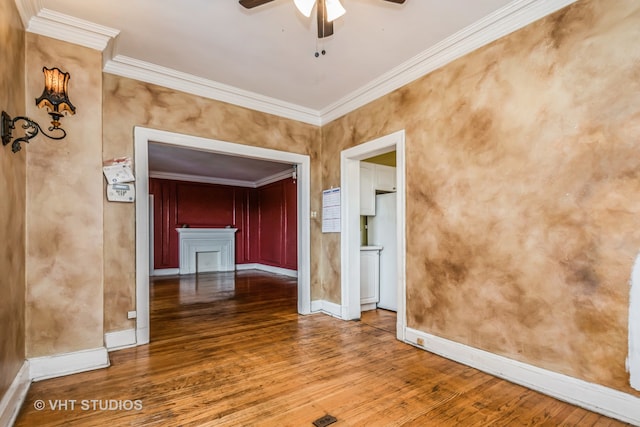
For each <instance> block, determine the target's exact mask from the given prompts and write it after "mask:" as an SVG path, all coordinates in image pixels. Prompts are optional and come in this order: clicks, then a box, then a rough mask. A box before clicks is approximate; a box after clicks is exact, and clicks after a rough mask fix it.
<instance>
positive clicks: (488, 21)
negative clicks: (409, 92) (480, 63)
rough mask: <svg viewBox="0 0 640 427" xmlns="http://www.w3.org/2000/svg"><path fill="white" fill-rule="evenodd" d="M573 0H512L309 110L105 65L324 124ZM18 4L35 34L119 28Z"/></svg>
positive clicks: (95, 40)
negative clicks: (380, 73)
mask: <svg viewBox="0 0 640 427" xmlns="http://www.w3.org/2000/svg"><path fill="white" fill-rule="evenodd" d="M575 1H576V0H513V1H511V2H510V3H509V4H507V5H506V6H504V7H503V8H501V9H499V10H497V11H496V12H494V13H492V14H490V15H488V16H486V17H485V18H483V19H481V20H479V21H477V22H475V23H473V24H471V25H469V26H468V27H466V28H464V29H462V30H461V31H458V32H457V33H455V34H453V35H452V36H450V37H448V38H446V39H445V40H443V41H441V42H440V43H438V44H436V45H435V46H432V47H431V48H429V49H427V50H425V51H423V52H422V53H420V54H418V55H416V56H415V57H413V58H411V59H410V60H408V61H406V62H404V63H402V64H400V65H398V66H397V67H395V68H393V69H392V70H390V71H388V72H387V73H385V74H383V75H382V76H380V77H378V78H376V79H374V80H372V81H370V82H369V83H367V84H365V85H364V86H362V87H360V88H359V89H356V90H355V91H353V92H351V93H349V94H347V95H346V96H344V97H343V98H341V99H339V100H337V101H336V102H334V103H333V104H330V105H328V106H326V107H325V108H323V109H321V110H313V109H310V108H307V107H303V106H300V105H296V104H293V103H290V102H286V101H283V100H279V99H276V98H271V97H268V96H264V95H261V94H258V93H255V92H250V91H246V90H243V89H240V88H236V87H233V86H230V85H225V84H222V83H219V82H215V81H212V80H209V79H205V78H202V77H197V76H194V75H191V74H187V73H183V72H180V71H177V70H173V69H170V68H166V67H161V66H158V65H155V64H151V63H148V62H145V61H141V60H138V59H135V58H130V57H127V56H124V55H115V56H114V57H113V58H111V57H110V56H111V55H110V54H109V55H107V56H108V57H106V58H105V66H104V70H103V71H104V72H106V73H111V74H115V75H119V76H123V77H128V78H131V79H135V80H140V81H143V82H147V83H152V84H157V85H160V86H164V87H167V88H171V89H174V90H178V91H182V92H186V93H190V94H193V95H197V96H203V97H206V98H210V99H215V100H218V101H222V102H228V103H231V104H235V105H238V106H241V107H245V108H250V109H252V110H256V111H261V112H264V113H268V114H274V115H277V116H281V117H285V118H289V119H293V120H297V121H300V122H303V123H308V124H312V125H315V126H322V125H324V124H327V123H329V122H331V121H333V120H335V119H337V118H339V117H341V116H343V115H345V114H347V113H350V112H351V111H354V110H356V109H358V108H360V107H362V106H363V105H365V104H367V103H369V102H371V101H373V100H375V99H378V98H380V97H381V96H384V95H386V94H388V93H390V92H392V91H394V90H396V89H398V88H400V87H402V86H404V85H406V84H408V83H410V82H412V81H414V80H416V79H418V78H420V77H422V76H424V75H426V74H428V73H430V72H432V71H433V70H436V69H438V68H440V67H443V66H444V65H446V64H448V63H450V62H451V61H453V60H455V59H458V58H460V57H462V56H464V55H466V54H468V53H470V52H472V51H474V50H476V49H478V48H480V47H482V46H484V45H486V44H488V43H491V42H492V41H494V40H497V39H499V38H501V37H504V36H505V35H507V34H509V33H511V32H513V31H516V30H518V29H520V28H523V27H525V26H527V25H529V24H530V23H532V22H534V21H536V20H538V19H540V18H542V17H544V16H547V15H549V14H550V13H553V12H555V11H557V10H559V9H561V8H563V7H565V6H568V5H570V4H571V3H574V2H575ZM16 4H17V5H18V11H19V12H20V16H21V18H22V20H23V22H24V24H25V28H27V30H28V31H30V32H34V33H37V34H42V35H45V36H48V37H53V38H57V39H60V40H64V41H67V42H70V43H75V44H80V45H82V46H87V47H91V48H93V49H98V50H101V51H106V52H110V50H109V49H107V48H109V47H110V46H111V45H112V44H113V43H110V42H111V41H112V40H113V39H114V38H115V37H116V36H117V35H118V33H119V31H118V30H116V29H113V28H108V27H104V26H101V25H97V24H93V23H91V22H88V21H84V20H81V19H77V18H74V17H71V16H68V15H64V14H61V13H57V12H54V11H51V10H48V9H43V8H42V6H41V4H40V1H39V0H16ZM36 12H37V15H36Z"/></svg>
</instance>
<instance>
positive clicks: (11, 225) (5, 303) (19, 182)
mask: <svg viewBox="0 0 640 427" xmlns="http://www.w3.org/2000/svg"><path fill="white" fill-rule="evenodd" d="M0 47H1V49H0V76H2V77H0V110H4V111H6V112H7V113H8V114H10V115H11V116H14V117H15V116H18V115H24V108H25V107H24V100H25V96H24V30H23V28H22V21H20V16H19V15H18V12H17V10H16V7H15V3H14V2H13V1H12V0H0ZM19 132H20V130H18V131H17V133H19ZM20 136H22V134H20ZM25 164H26V153H25V151H24V150H23V151H22V152H20V153H17V154H13V153H12V152H11V145H8V146H6V147H2V146H0V201H1V202H0V242H2V243H0V272H1V274H0V290H1V292H2V296H0V400H1V399H2V396H3V395H4V393H5V392H6V390H7V389H8V388H9V385H10V384H11V382H12V381H13V378H14V377H15V376H16V373H17V372H18V370H19V369H20V366H21V365H22V363H23V362H24V355H25V324H24V310H25V298H24V290H25V280H24V271H25V193H26V188H25V186H26V184H25Z"/></svg>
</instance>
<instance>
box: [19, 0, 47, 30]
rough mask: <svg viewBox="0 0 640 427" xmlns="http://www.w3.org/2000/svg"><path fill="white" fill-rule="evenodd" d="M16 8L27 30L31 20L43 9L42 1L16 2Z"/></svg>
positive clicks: (23, 0)
mask: <svg viewBox="0 0 640 427" xmlns="http://www.w3.org/2000/svg"><path fill="white" fill-rule="evenodd" d="M16 8H17V9H18V13H19V14H20V19H21V20H22V25H23V26H24V28H27V27H28V26H29V21H30V20H31V18H33V17H34V16H36V15H37V14H38V11H39V10H40V9H42V5H41V2H40V0H16Z"/></svg>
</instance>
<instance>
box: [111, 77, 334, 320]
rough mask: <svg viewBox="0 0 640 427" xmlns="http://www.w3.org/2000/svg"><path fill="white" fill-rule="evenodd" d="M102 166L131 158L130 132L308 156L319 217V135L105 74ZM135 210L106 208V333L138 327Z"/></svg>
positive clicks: (315, 291) (314, 254) (316, 247)
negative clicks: (130, 315)
mask: <svg viewBox="0 0 640 427" xmlns="http://www.w3.org/2000/svg"><path fill="white" fill-rule="evenodd" d="M103 83H104V105H103V114H104V115H103V117H104V122H105V123H108V124H109V125H108V126H105V127H104V130H103V155H104V158H105V159H109V158H113V157H120V156H131V157H133V128H134V126H143V127H148V128H154V129H161V130H167V131H171V132H178V133H184V134H188V135H196V136H201V137H205V138H212V139H217V140H222V141H229V142H234V143H239V144H247V145H253V146H257V147H265V148H272V149H276V150H282V151H290V152H295V153H299V154H306V155H309V156H310V159H311V194H312V197H311V210H312V211H313V210H315V211H319V210H320V203H321V200H320V194H321V190H322V187H321V178H320V176H321V173H320V152H321V151H320V148H321V146H320V130H319V129H318V128H317V127H314V126H311V125H307V124H304V123H300V122H296V121H293V120H288V119H284V118H281V117H276V116H272V115H269V114H264V113H260V112H256V111H251V110H248V109H245V108H241V107H237V106H233V105H229V104H225V103H222V102H218V101H213V100H210V99H205V98H200V97H197V96H193V95H189V94H185V93H181V92H176V91H174V90H171V89H166V88H162V87H159V86H155V85H152V84H147V83H143V82H139V81H135V80H131V79H127V78H123V77H118V76H114V75H111V74H104V76H103ZM134 213H135V211H134V206H133V205H129V204H125V203H118V204H115V203H108V204H105V207H104V227H105V241H104V244H105V332H110V331H118V330H123V329H129V328H133V327H135V325H134V323H133V322H132V321H130V320H127V311H128V310H132V309H133V308H134V307H135V302H134V301H135V256H134V254H135V238H134V237H135V222H134V218H135V217H134ZM320 243H321V234H320V223H319V219H312V220H311V297H312V299H322V298H324V295H323V293H322V290H321V289H320V286H319V265H320V260H321V256H320V255H319V253H320Z"/></svg>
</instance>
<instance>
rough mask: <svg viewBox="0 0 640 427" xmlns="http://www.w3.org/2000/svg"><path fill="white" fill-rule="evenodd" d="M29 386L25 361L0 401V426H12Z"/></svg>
mask: <svg viewBox="0 0 640 427" xmlns="http://www.w3.org/2000/svg"><path fill="white" fill-rule="evenodd" d="M30 385H31V379H30V378H29V362H27V361H26V360H25V361H24V363H23V364H22V366H21V367H20V370H19V371H18V373H17V374H16V376H15V378H14V379H13V381H12V382H11V385H10V386H9V388H8V389H7V391H6V393H5V394H4V396H2V400H0V426H12V425H13V423H14V422H15V420H16V417H17V416H18V413H19V412H20V408H21V407H22V403H23V402H24V399H25V398H26V397H27V392H28V391H29V386H30Z"/></svg>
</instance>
